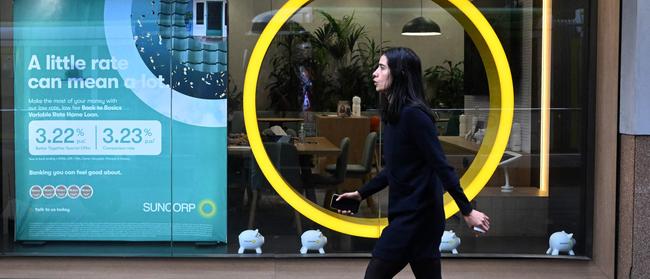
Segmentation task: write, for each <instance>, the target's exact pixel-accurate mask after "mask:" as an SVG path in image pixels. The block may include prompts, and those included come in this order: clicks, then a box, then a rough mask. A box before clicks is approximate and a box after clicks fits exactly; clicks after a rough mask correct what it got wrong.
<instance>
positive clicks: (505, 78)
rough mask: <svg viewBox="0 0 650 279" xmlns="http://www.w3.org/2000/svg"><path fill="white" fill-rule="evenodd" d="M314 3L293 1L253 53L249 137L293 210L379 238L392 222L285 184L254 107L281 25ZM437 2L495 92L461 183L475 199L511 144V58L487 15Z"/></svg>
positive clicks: (457, 2)
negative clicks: (342, 208) (475, 53)
mask: <svg viewBox="0 0 650 279" xmlns="http://www.w3.org/2000/svg"><path fill="white" fill-rule="evenodd" d="M309 2H310V0H288V2H287V3H285V4H284V6H282V8H280V10H278V12H277V13H276V14H275V16H274V17H273V18H272V19H271V21H270V22H269V24H268V25H267V26H266V28H265V29H264V31H263V32H262V34H261V35H260V38H259V40H258V41H257V44H256V45H255V48H254V49H253V52H252V54H251V58H250V61H249V62H248V68H247V70H246V76H245V80H244V102H243V103H244V105H243V106H244V122H245V124H246V132H247V133H248V139H249V142H250V145H251V149H252V151H253V155H254V157H255V160H256V161H257V163H258V165H259V166H260V169H261V170H262V172H263V173H264V176H266V178H267V179H268V181H269V183H271V185H272V186H273V188H274V189H275V190H276V191H277V192H278V194H279V195H280V196H281V197H282V198H283V199H284V200H285V201H287V203H289V204H290V205H291V206H292V207H293V208H294V209H296V210H297V211H298V212H300V213H301V214H302V215H304V216H306V217H307V218H309V219H311V220H313V221H314V222H317V223H319V224H321V225H323V226H325V227H328V228H330V229H333V230H336V231H339V232H341V233H345V234H349V235H354V236H360V237H374V238H377V237H379V236H380V234H381V231H382V230H383V229H384V228H385V227H386V226H387V225H388V220H387V218H358V217H351V216H345V215H341V214H338V213H335V212H332V211H329V210H326V209H324V208H322V207H320V206H319V205H317V204H315V203H313V202H311V201H310V200H308V199H306V198H305V197H303V196H302V195H301V194H300V193H299V192H297V191H296V190H295V189H294V188H293V187H291V185H289V183H287V181H286V180H284V178H283V177H282V175H280V173H279V172H278V171H277V169H276V168H275V167H274V166H273V163H271V160H270V159H269V156H268V154H267V153H266V150H265V149H264V145H263V144H262V138H261V135H260V133H259V128H258V126H257V111H256V104H255V93H256V89H257V79H258V76H259V72H260V68H261V66H262V61H263V59H264V56H265V55H266V52H267V50H268V48H269V46H270V45H271V42H272V41H273V38H274V37H275V35H276V34H277V33H278V31H279V30H280V27H282V25H283V24H284V23H285V22H286V21H287V20H288V19H289V18H290V17H291V16H292V15H293V14H294V13H295V12H296V11H298V9H300V8H301V7H303V6H304V5H306V4H308V3H309ZM433 2H435V3H437V4H438V5H440V6H441V7H443V8H445V9H446V10H447V11H448V12H449V13H450V14H451V15H452V16H453V17H454V18H455V19H456V20H457V21H458V22H459V23H460V24H461V25H462V26H463V28H464V29H465V32H467V34H469V36H470V38H471V39H472V41H473V42H474V44H475V45H476V47H477V48H478V50H479V54H480V55H481V59H482V61H483V64H484V65H485V71H486V74H487V78H488V85H489V88H490V112H489V115H488V121H487V123H488V125H487V129H486V132H485V136H484V138H483V144H482V145H481V147H480V148H479V151H478V153H477V154H476V158H475V159H474V161H473V162H472V164H471V165H470V166H469V168H468V169H467V171H466V172H465V174H464V175H463V177H461V179H460V183H461V185H462V186H463V189H464V191H465V194H466V195H467V198H469V199H470V200H471V199H473V198H474V197H476V196H477V195H478V193H479V192H480V191H481V189H483V187H484V186H485V184H486V183H487V182H488V180H489V179H490V177H491V176H492V174H493V173H494V171H495V170H496V168H497V166H498V165H499V162H500V160H501V157H502V156H503V152H504V151H505V149H506V145H507V144H508V138H509V136H510V128H511V125H512V117H513V105H514V99H513V86H512V75H511V73H510V66H509V65H508V60H507V58H506V54H505V52H504V51H503V46H502V45H501V42H499V39H498V38H497V35H496V34H495V33H494V30H493V29H492V27H491V26H490V24H489V23H488V21H487V20H486V19H485V17H484V16H483V15H482V14H481V12H480V11H479V10H478V9H476V7H474V5H472V3H470V1H469V0H433ZM456 212H458V206H457V205H456V203H455V202H454V201H453V199H452V198H451V197H450V196H449V194H445V213H446V217H447V218H449V217H450V216H452V215H453V214H455V213H456Z"/></svg>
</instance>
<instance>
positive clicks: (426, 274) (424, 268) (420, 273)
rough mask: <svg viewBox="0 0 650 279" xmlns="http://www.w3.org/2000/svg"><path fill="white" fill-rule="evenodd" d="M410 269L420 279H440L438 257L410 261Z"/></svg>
mask: <svg viewBox="0 0 650 279" xmlns="http://www.w3.org/2000/svg"><path fill="white" fill-rule="evenodd" d="M410 264H411V269H412V270H413V274H414V275H415V278H418V279H421V278H426V279H429V278H431V279H440V278H442V270H441V269H440V259H427V260H418V261H412V262H410Z"/></svg>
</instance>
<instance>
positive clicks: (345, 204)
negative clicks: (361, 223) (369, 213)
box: [330, 194, 361, 214]
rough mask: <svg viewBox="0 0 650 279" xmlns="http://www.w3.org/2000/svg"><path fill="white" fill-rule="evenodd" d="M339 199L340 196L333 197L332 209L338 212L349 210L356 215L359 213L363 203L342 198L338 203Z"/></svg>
mask: <svg viewBox="0 0 650 279" xmlns="http://www.w3.org/2000/svg"><path fill="white" fill-rule="evenodd" d="M338 197H339V195H338V194H334V195H332V200H331V201H330V207H331V208H334V209H338V210H349V211H351V212H352V213H355V214H356V213H357V212H359V204H361V201H358V200H355V199H346V198H342V199H341V200H338V201H337V200H336V199H338Z"/></svg>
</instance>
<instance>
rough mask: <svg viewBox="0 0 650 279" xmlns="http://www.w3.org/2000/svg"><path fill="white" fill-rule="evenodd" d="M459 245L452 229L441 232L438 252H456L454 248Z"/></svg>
mask: <svg viewBox="0 0 650 279" xmlns="http://www.w3.org/2000/svg"><path fill="white" fill-rule="evenodd" d="M458 245H460V238H458V237H457V236H456V233H454V231H445V232H443V233H442V239H441V240H440V252H451V253H452V254H458V250H456V248H457V247H458Z"/></svg>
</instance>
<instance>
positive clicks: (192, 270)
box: [0, 257, 606, 279]
mask: <svg viewBox="0 0 650 279" xmlns="http://www.w3.org/2000/svg"><path fill="white" fill-rule="evenodd" d="M367 262H368V260H367V259H358V258H353V259H212V258H208V259H206V258H201V259H196V258H194V259H166V258H154V259H151V258H62V257H56V258H55V257H21V258H18V257H16V258H13V257H9V258H2V257H0V278H66V279H67V278H84V279H92V278H143V279H144V278H152V279H154V278H155V279H164V278H183V279H186V278H187V279H191V278H200V279H205V278H237V279H245V278H251V279H253V278H254V279H264V278H287V279H291V278H310V279H312V278H313V279H320V278H323V279H325V278H335V279H347V278H363V273H364V270H365V267H366V264H367ZM395 278H413V274H412V273H411V271H410V269H409V268H408V267H407V268H406V269H405V270H403V271H402V272H401V273H400V274H399V275H398V276H397V277H395ZM443 278H447V279H453V278H482V279H483V278H485V279H490V278H495V279H497V278H498V279H509V278H527V279H534V278H540V279H541V278H544V279H548V278H553V279H561V278H606V277H605V276H604V275H603V273H602V272H601V271H600V270H599V269H598V268H597V267H595V266H594V265H593V264H592V263H590V262H588V261H566V260H539V259H530V260H528V259H523V260H512V259H506V260H477V259H443Z"/></svg>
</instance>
